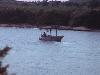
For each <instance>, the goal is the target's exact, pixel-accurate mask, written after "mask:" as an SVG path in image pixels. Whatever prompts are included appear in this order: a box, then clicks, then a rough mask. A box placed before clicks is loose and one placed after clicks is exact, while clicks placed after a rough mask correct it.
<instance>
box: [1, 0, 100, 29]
mask: <svg viewBox="0 0 100 75" xmlns="http://www.w3.org/2000/svg"><path fill="white" fill-rule="evenodd" d="M99 20H100V3H98V4H97V3H96V2H89V3H84V4H76V3H71V2H60V1H54V2H52V1H51V2H46V1H42V2H19V1H15V0H14V1H11V2H6V1H5V2H4V1H0V23H1V24H20V25H21V24H32V25H37V26H40V25H45V26H47V25H60V26H61V25H63V26H70V27H76V26H84V27H88V28H92V29H100V21H99Z"/></svg>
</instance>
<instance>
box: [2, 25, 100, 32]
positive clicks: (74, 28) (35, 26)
mask: <svg viewBox="0 0 100 75" xmlns="http://www.w3.org/2000/svg"><path fill="white" fill-rule="evenodd" d="M0 27H16V28H39V29H54V28H53V27H52V26H37V25H31V24H0ZM58 29H59V30H73V31H100V30H97V29H89V28H86V27H82V26H80V27H70V26H60V27H58Z"/></svg>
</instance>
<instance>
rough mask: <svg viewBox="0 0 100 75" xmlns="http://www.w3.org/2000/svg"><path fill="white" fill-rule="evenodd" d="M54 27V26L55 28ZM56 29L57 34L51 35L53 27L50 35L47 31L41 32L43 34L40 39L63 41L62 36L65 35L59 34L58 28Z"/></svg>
mask: <svg viewBox="0 0 100 75" xmlns="http://www.w3.org/2000/svg"><path fill="white" fill-rule="evenodd" d="M53 29H54V28H53ZM55 29H56V35H55V36H54V35H51V31H52V29H51V28H50V35H47V34H46V33H45V32H44V33H43V34H41V36H40V37H39V40H42V41H57V42H61V40H62V38H63V37H64V36H58V35H57V28H55Z"/></svg>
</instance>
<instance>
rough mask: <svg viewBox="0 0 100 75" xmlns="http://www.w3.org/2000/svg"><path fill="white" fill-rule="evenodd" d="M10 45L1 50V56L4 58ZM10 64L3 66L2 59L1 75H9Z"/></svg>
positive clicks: (0, 64) (0, 61)
mask: <svg viewBox="0 0 100 75" xmlns="http://www.w3.org/2000/svg"><path fill="white" fill-rule="evenodd" d="M10 49H11V48H10V47H8V46H6V47H5V48H4V49H2V50H0V58H4V57H5V56H6V55H7V53H8V52H9V51H10ZM8 67H9V65H6V66H2V60H1V59H0V75H8V72H7V68H8Z"/></svg>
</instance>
